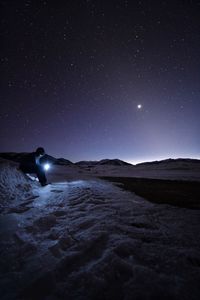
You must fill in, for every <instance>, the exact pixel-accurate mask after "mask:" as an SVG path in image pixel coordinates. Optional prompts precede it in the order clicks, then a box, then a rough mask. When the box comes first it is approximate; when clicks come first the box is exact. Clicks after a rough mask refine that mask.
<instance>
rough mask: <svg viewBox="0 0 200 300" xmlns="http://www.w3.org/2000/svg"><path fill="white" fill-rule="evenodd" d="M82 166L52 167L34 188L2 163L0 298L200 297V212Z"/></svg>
mask: <svg viewBox="0 0 200 300" xmlns="http://www.w3.org/2000/svg"><path fill="white" fill-rule="evenodd" d="M90 172H91V171H87V172H85V171H83V170H81V169H80V168H78V167H77V168H75V167H65V168H64V167H63V168H62V167H59V168H58V167H57V168H56V167H55V169H54V174H53V173H52V174H50V176H49V178H50V179H51V181H52V182H53V183H52V184H51V185H49V186H46V187H44V188H42V187H40V186H39V185H38V183H36V182H31V181H29V180H28V179H27V178H25V176H24V175H23V174H21V173H20V172H19V171H18V170H17V169H16V165H15V164H11V163H8V162H6V163H5V161H3V160H2V161H1V164H0V197H1V200H0V201H1V216H0V226H1V227H0V241H1V242H0V252H1V257H0V264H1V266H0V269H1V275H0V293H1V300H8V299H9V300H10V299H43V300H47V299H48V300H56V299H69V300H71V299H73V300H74V299H84V300H86V299H87V300H90V299H97V300H103V299H109V300H110V299H117V300H118V299H120V300H122V299H123V300H132V299H137V300H140V299H142V300H143V299H191V300H193V299H200V287H199V282H200V256H199V253H200V233H199V225H200V211H199V210H190V209H184V208H176V207H172V206H169V205H161V204H160V205H156V204H153V203H150V202H148V201H146V200H145V199H143V198H140V197H138V196H136V195H135V194H133V193H129V192H126V191H123V190H122V189H121V188H120V186H118V187H117V186H114V185H113V184H112V183H109V182H105V181H103V180H99V179H98V178H95V176H94V175H93V176H89V174H90ZM93 174H94V173H93ZM104 175H105V169H104Z"/></svg>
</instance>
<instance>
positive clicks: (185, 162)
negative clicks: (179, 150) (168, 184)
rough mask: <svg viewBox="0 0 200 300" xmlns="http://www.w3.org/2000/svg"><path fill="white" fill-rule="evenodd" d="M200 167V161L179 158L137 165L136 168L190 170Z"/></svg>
mask: <svg viewBox="0 0 200 300" xmlns="http://www.w3.org/2000/svg"><path fill="white" fill-rule="evenodd" d="M197 166H198V167H199V166H200V160H199V159H191V158H177V159H172V158H169V159H164V160H160V161H157V160H156V161H151V162H145V163H140V164H137V165H136V167H144V168H146V167H148V168H153V167H158V168H168V169H188V168H190V169H191V168H192V167H197Z"/></svg>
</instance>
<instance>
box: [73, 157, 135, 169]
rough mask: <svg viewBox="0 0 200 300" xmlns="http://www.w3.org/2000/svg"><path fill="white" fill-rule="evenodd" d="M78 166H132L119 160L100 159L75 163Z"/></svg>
mask: <svg viewBox="0 0 200 300" xmlns="http://www.w3.org/2000/svg"><path fill="white" fill-rule="evenodd" d="M76 165H78V166H87V167H88V166H89V167H92V166H99V165H112V166H132V165H131V164H129V163H127V162H125V161H123V160H120V159H102V160H100V161H79V162H77V163H76Z"/></svg>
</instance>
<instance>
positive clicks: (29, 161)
mask: <svg viewBox="0 0 200 300" xmlns="http://www.w3.org/2000/svg"><path fill="white" fill-rule="evenodd" d="M37 165H40V158H39V157H38V156H37V155H36V153H35V152H32V153H29V154H27V155H25V156H24V157H23V158H22V159H21V161H20V166H19V167H20V169H22V168H24V167H36V166H37Z"/></svg>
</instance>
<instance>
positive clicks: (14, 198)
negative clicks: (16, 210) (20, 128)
mask: <svg viewBox="0 0 200 300" xmlns="http://www.w3.org/2000/svg"><path fill="white" fill-rule="evenodd" d="M17 168H18V165H17V164H15V163H12V162H9V161H6V160H4V159H0V212H2V211H4V212H5V211H6V208H8V207H9V208H11V206H12V205H14V206H15V205H16V203H19V202H21V201H23V200H25V199H26V200H27V199H28V198H30V197H33V190H32V186H33V185H31V183H30V181H29V180H28V179H27V178H26V176H25V175H24V174H23V173H22V172H20V171H19V170H18V169H17Z"/></svg>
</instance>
